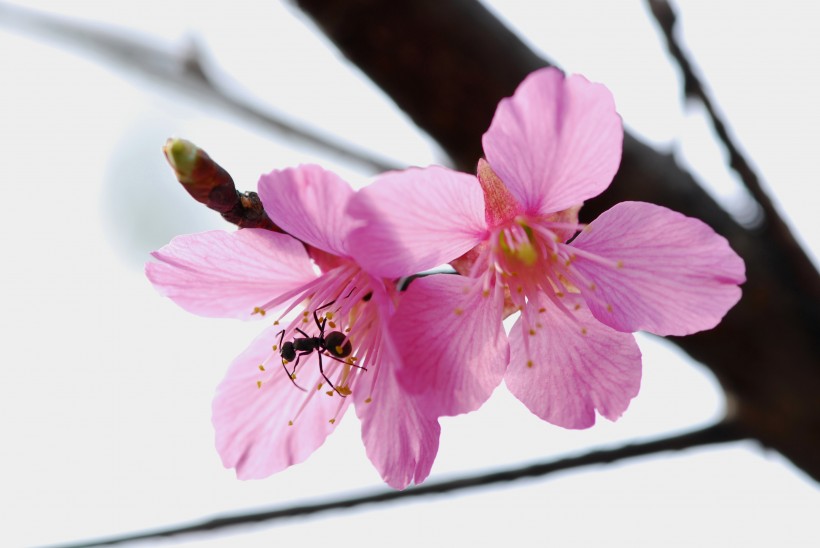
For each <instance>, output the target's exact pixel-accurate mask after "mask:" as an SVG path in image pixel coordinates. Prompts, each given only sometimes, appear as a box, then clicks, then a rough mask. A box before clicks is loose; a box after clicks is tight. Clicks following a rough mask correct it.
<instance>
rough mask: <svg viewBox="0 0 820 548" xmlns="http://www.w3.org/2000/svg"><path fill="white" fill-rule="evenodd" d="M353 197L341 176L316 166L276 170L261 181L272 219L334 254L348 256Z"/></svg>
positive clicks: (283, 228) (261, 191) (286, 229)
mask: <svg viewBox="0 0 820 548" xmlns="http://www.w3.org/2000/svg"><path fill="white" fill-rule="evenodd" d="M353 195H354V192H353V189H352V188H350V185H348V184H347V183H346V182H345V181H344V180H343V179H342V178H341V177H339V176H338V175H336V174H335V173H333V172H331V171H327V170H326V169H324V168H321V167H319V166H317V165H301V166H298V167H295V168H288V169H284V170H274V171H271V172H270V173H268V174H267V175H262V177H260V179H259V198H260V199H261V200H262V204H263V205H264V206H265V211H266V212H267V214H268V216H269V217H270V218H271V220H272V221H273V222H274V223H276V224H277V225H278V226H279V227H281V228H282V230H284V231H285V232H287V233H288V234H290V235H292V236H293V237H295V238H297V239H299V240H301V241H303V242H305V243H307V244H310V245H311V246H313V247H318V248H319V249H322V250H324V251H327V252H328V253H331V254H333V255H340V256H348V255H349V253H348V250H347V244H346V239H347V234H348V232H350V230H351V229H352V228H353V224H352V220H351V219H350V218H349V217H348V216H347V215H346V213H345V210H346V208H347V203H348V201H349V200H350V198H351V197H352V196H353Z"/></svg>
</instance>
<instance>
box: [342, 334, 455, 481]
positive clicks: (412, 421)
mask: <svg viewBox="0 0 820 548" xmlns="http://www.w3.org/2000/svg"><path fill="white" fill-rule="evenodd" d="M383 333H386V331H384V332H383ZM380 355H381V358H380V360H379V364H378V368H379V371H378V373H376V374H377V375H378V377H377V379H376V383H375V386H374V387H373V389H372V391H371V392H367V393H365V392H361V391H360V392H354V396H353V397H354V398H355V400H356V414H357V416H358V417H359V419H360V420H361V423H362V441H363V442H364V446H365V451H366V453H367V457H368V458H369V459H370V462H371V463H373V466H374V467H375V468H376V470H377V471H378V472H379V474H380V475H381V477H382V479H383V480H384V481H385V482H386V483H387V484H388V485H389V486H390V487H393V488H394V489H404V488H406V487H407V486H408V485H410V484H411V483H415V484H417V485H418V484H420V483H421V482H422V481H424V480H425V478H427V476H428V475H429V474H430V469H431V468H432V467H433V462H434V460H435V458H436V453H438V445H439V436H440V434H441V427H440V426H439V423H438V420H437V418H436V417H434V416H431V415H430V414H429V413H428V412H427V410H426V409H425V408H424V407H423V406H422V405H420V403H421V402H419V401H418V400H417V398H415V397H413V396H412V395H411V394H408V393H407V391H406V390H404V388H402V386H401V385H400V384H399V383H398V381H397V379H396V375H395V371H396V369H397V368H398V357H397V355H396V353H395V350H394V349H392V345H391V344H390V342H389V338H388V337H384V338H383V344H382V347H381V349H380ZM374 373H375V372H374Z"/></svg>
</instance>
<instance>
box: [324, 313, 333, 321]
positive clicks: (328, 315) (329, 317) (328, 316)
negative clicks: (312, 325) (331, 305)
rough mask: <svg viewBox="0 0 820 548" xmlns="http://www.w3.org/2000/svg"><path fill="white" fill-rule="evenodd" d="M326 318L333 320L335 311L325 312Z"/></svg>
mask: <svg viewBox="0 0 820 548" xmlns="http://www.w3.org/2000/svg"><path fill="white" fill-rule="evenodd" d="M325 318H327V319H328V320H332V319H333V312H325Z"/></svg>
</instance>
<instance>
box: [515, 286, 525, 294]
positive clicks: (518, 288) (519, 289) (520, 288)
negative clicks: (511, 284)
mask: <svg viewBox="0 0 820 548" xmlns="http://www.w3.org/2000/svg"><path fill="white" fill-rule="evenodd" d="M515 291H516V292H517V293H523V292H524V288H523V287H521V286H520V285H519V286H518V287H516V288H515Z"/></svg>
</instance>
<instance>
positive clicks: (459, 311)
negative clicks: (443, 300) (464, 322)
mask: <svg viewBox="0 0 820 548" xmlns="http://www.w3.org/2000/svg"><path fill="white" fill-rule="evenodd" d="M453 314H455V315H456V316H461V315H462V314H464V310H462V309H461V308H456V309H455V310H453Z"/></svg>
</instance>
